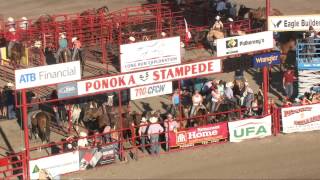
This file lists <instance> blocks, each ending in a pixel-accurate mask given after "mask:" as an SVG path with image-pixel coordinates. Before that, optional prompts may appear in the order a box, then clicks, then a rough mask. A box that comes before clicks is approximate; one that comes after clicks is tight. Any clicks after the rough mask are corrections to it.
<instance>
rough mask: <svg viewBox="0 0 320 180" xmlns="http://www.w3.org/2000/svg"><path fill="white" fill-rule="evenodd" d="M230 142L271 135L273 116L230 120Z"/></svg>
mask: <svg viewBox="0 0 320 180" xmlns="http://www.w3.org/2000/svg"><path fill="white" fill-rule="evenodd" d="M228 127H229V134H230V142H241V141H243V140H246V139H252V138H263V137H266V136H271V116H266V117H264V118H261V119H245V120H239V121H233V122H228Z"/></svg>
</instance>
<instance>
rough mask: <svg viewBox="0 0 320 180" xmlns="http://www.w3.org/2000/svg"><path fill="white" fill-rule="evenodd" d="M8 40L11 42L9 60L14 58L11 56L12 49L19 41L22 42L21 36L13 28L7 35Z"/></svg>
mask: <svg viewBox="0 0 320 180" xmlns="http://www.w3.org/2000/svg"><path fill="white" fill-rule="evenodd" d="M7 39H8V41H9V44H8V55H7V56H8V57H7V58H9V59H10V58H12V57H11V55H12V52H11V49H12V47H13V46H14V45H15V44H18V43H19V41H20V35H19V34H18V33H17V32H16V29H15V28H13V27H11V28H10V29H9V33H8V34H7Z"/></svg>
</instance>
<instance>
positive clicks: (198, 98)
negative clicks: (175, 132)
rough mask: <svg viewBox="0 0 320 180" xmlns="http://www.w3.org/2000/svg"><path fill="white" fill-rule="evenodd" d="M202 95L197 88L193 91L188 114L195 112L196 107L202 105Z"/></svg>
mask: <svg viewBox="0 0 320 180" xmlns="http://www.w3.org/2000/svg"><path fill="white" fill-rule="evenodd" d="M202 102H203V97H202V95H201V94H200V92H199V91H198V90H196V91H195V94H194V95H193V96H192V108H191V112H190V116H193V115H194V114H195V111H196V108H197V107H198V106H200V105H202Z"/></svg>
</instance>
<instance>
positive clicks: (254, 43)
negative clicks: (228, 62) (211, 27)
mask: <svg viewBox="0 0 320 180" xmlns="http://www.w3.org/2000/svg"><path fill="white" fill-rule="evenodd" d="M272 48H273V32H272V31H265V32H259V33H253V34H248V35H242V36H235V37H229V38H224V39H217V56H218V57H220V56H228V55H232V54H240V53H248V52H253V51H260V50H266V49H272Z"/></svg>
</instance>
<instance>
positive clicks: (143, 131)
mask: <svg viewBox="0 0 320 180" xmlns="http://www.w3.org/2000/svg"><path fill="white" fill-rule="evenodd" d="M147 128H148V122H147V119H146V118H145V117H142V118H141V122H140V125H139V130H138V133H139V137H140V148H141V151H142V152H144V151H146V142H147Z"/></svg>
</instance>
